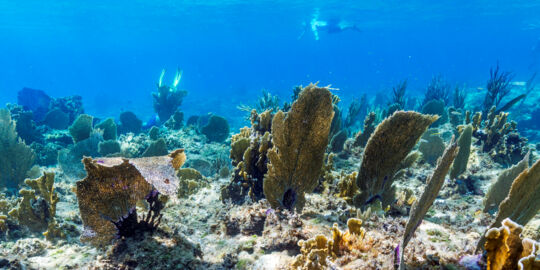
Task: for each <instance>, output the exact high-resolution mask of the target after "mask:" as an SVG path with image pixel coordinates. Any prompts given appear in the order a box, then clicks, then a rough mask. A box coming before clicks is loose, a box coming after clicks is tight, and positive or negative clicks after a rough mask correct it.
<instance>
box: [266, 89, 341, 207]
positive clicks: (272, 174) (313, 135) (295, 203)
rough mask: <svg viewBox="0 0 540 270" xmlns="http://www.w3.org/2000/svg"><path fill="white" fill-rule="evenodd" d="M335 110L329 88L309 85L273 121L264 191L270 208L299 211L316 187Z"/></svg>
mask: <svg viewBox="0 0 540 270" xmlns="http://www.w3.org/2000/svg"><path fill="white" fill-rule="evenodd" d="M333 116H334V111H333V108H332V94H331V93H330V91H329V90H328V88H321V87H317V86H316V85H313V84H310V85H309V86H307V87H306V88H304V90H302V92H301V93H300V96H299V97H298V99H297V100H296V101H295V102H294V103H293V105H292V107H291V110H290V111H289V112H288V113H286V114H285V113H284V112H282V111H279V112H278V113H276V115H275V116H274V118H273V120H272V141H273V144H274V146H273V147H272V149H270V150H269V151H268V158H269V160H270V163H269V164H268V173H267V174H266V175H265V177H264V182H263V190H264V195H265V196H266V199H267V200H268V201H269V202H270V204H271V205H272V207H274V208H277V207H282V208H285V209H296V210H301V209H302V208H303V206H304V203H305V198H304V195H305V193H307V192H311V191H313V189H314V188H315V187H316V186H317V183H318V179H319V175H320V171H321V167H322V165H323V159H324V152H325V149H326V146H327V144H328V134H329V132H330V125H331V123H332V118H333Z"/></svg>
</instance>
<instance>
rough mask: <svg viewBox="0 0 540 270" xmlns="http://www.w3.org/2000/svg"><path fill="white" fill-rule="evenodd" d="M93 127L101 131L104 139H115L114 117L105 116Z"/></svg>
mask: <svg viewBox="0 0 540 270" xmlns="http://www.w3.org/2000/svg"><path fill="white" fill-rule="evenodd" d="M79 117H80V116H79ZM95 128H96V129H99V130H101V131H102V133H103V139H104V140H106V141H108V140H116V138H117V137H116V135H117V127H116V123H115V122H114V119H112V118H107V119H105V120H103V121H102V122H101V123H99V124H97V125H96V126H95Z"/></svg>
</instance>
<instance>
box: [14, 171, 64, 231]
mask: <svg viewBox="0 0 540 270" xmlns="http://www.w3.org/2000/svg"><path fill="white" fill-rule="evenodd" d="M25 183H26V184H27V185H28V186H29V187H30V188H31V189H25V188H23V189H21V190H20V191H19V193H20V194H21V195H22V200H21V201H20V202H19V203H18V204H17V207H15V208H13V209H12V210H11V211H10V212H9V215H10V216H12V217H13V218H15V219H16V220H17V221H18V222H19V224H20V225H23V226H25V227H28V228H29V229H30V230H32V231H35V232H43V231H45V230H47V232H45V233H44V235H45V236H46V237H47V239H49V240H51V239H52V238H54V236H59V237H63V233H62V232H61V231H59V229H58V227H57V225H56V220H55V216H56V204H57V203H58V201H59V198H58V194H57V193H56V192H55V190H54V173H52V172H44V173H43V176H41V177H40V178H37V179H33V180H32V179H27V180H25Z"/></svg>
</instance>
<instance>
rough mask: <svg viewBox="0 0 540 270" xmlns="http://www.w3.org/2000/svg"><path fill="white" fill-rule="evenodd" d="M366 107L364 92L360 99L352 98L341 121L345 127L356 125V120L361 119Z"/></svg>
mask: <svg viewBox="0 0 540 270" xmlns="http://www.w3.org/2000/svg"><path fill="white" fill-rule="evenodd" d="M366 109H367V98H366V94H363V95H362V98H361V99H360V101H358V99H356V98H355V99H353V101H352V102H351V104H350V105H349V109H348V110H347V116H346V117H345V122H344V123H343V124H344V126H345V128H348V129H350V128H352V127H354V126H355V125H356V123H357V122H359V121H360V120H361V117H364V115H365V114H366Z"/></svg>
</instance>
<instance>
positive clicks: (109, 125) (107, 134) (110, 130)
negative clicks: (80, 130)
mask: <svg viewBox="0 0 540 270" xmlns="http://www.w3.org/2000/svg"><path fill="white" fill-rule="evenodd" d="M96 129H100V130H102V131H103V139H104V140H116V133H117V129H116V123H115V122H114V119H112V118H107V119H105V120H104V121H103V122H101V123H99V124H97V125H96Z"/></svg>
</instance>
